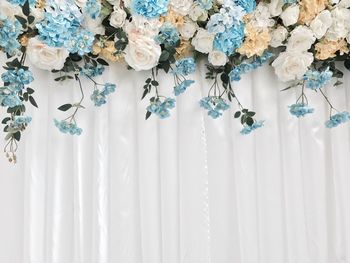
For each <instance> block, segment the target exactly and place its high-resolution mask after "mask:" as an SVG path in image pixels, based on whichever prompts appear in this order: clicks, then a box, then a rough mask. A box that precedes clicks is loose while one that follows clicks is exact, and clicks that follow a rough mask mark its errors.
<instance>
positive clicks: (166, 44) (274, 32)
mask: <svg viewBox="0 0 350 263" xmlns="http://www.w3.org/2000/svg"><path fill="white" fill-rule="evenodd" d="M349 8H350V1H349V0H340V1H339V0H260V1H258V2H256V1H255V0H7V1H1V3H0V50H1V51H2V52H4V53H5V54H6V55H7V58H8V62H7V63H6V65H5V66H4V69H5V70H6V71H5V72H4V73H3V74H2V75H1V79H2V82H3V85H2V86H0V106H2V107H5V108H6V110H7V114H8V116H6V117H5V118H4V119H3V120H2V123H3V124H4V125H5V127H4V131H5V133H6V137H5V140H6V145H5V153H6V155H7V157H8V159H9V160H10V161H12V162H16V150H17V147H18V142H19V141H20V138H21V134H22V132H23V131H24V130H25V129H26V128H27V126H28V124H29V123H30V122H31V120H32V119H31V117H30V116H27V115H26V106H27V104H28V103H29V104H31V105H33V106H35V107H38V105H37V103H36V101H35V99H34V92H35V89H33V88H31V87H29V85H30V84H31V82H32V81H33V80H34V76H33V74H32V73H31V71H30V69H29V68H28V66H26V65H27V64H26V63H27V62H28V61H29V62H30V65H34V66H36V67H38V68H40V69H42V70H49V71H51V72H53V73H55V74H57V77H56V78H55V81H59V82H62V81H65V80H67V79H73V80H76V82H77V87H79V89H80V92H81V99H80V100H79V101H78V102H71V103H66V104H63V105H61V106H60V107H59V108H58V109H59V110H61V111H67V112H68V111H71V113H70V114H68V117H67V118H66V119H64V120H57V119H55V120H54V122H53V123H54V125H55V126H56V127H57V128H58V130H59V131H61V132H62V133H66V134H71V135H80V134H81V133H82V132H83V130H82V128H81V127H79V126H78V123H77V115H78V113H79V111H80V110H81V109H83V108H84V106H83V102H84V99H85V92H86V91H85V88H86V87H83V86H82V84H81V78H86V79H88V80H90V81H91V86H92V87H93V90H92V92H91V93H90V94H89V95H90V96H89V97H90V99H91V101H92V102H93V104H94V105H95V106H97V107H99V106H102V105H103V104H105V103H106V102H107V101H108V96H110V94H111V93H113V92H115V90H116V85H115V84H113V83H98V82H96V81H95V77H97V76H99V75H102V74H103V72H104V70H105V67H107V66H109V63H111V62H120V63H125V64H127V66H128V68H129V69H133V70H136V71H143V70H145V71H149V72H150V76H149V78H147V79H146V80H145V84H144V86H143V90H144V92H143V96H142V99H146V98H147V99H148V100H149V105H148V107H147V108H146V119H148V118H149V117H151V116H152V115H155V116H157V117H159V118H162V119H163V118H167V117H169V116H170V115H171V110H172V109H173V108H174V107H175V105H176V97H177V96H181V95H182V94H183V93H185V92H186V90H187V89H190V88H191V85H192V84H193V83H194V81H193V80H191V79H190V78H189V76H190V75H191V74H192V73H194V72H195V71H196V65H197V63H196V61H197V60H198V59H199V58H201V57H205V58H206V59H207V61H208V63H207V65H206V67H207V75H206V78H207V79H208V80H209V81H211V82H212V85H211V88H210V90H209V92H208V95H207V96H206V97H204V98H202V99H201V100H200V102H199V106H200V107H202V108H203V109H204V110H205V111H207V114H208V115H209V116H210V117H212V118H213V119H216V118H219V117H220V116H221V115H223V114H224V113H225V111H227V110H228V109H229V108H230V107H231V104H233V105H232V107H235V108H236V110H235V113H234V116H233V117H234V118H237V119H239V120H240V122H241V124H242V130H241V134H249V133H251V132H252V131H254V130H256V129H258V128H260V127H262V126H263V124H264V121H262V120H257V119H255V115H256V113H255V112H254V111H252V110H250V109H247V108H246V107H244V106H243V104H242V103H241V101H240V100H239V99H238V98H237V96H236V93H235V90H234V88H233V86H232V82H235V81H240V79H241V77H242V75H243V74H245V73H247V72H250V71H252V70H254V69H256V68H258V67H261V66H262V65H264V64H267V63H270V62H271V65H272V67H273V68H274V70H275V73H276V75H277V76H278V78H279V79H280V80H281V81H283V82H286V83H287V84H288V87H287V88H286V89H290V88H295V89H298V90H299V91H300V96H299V98H298V99H297V100H296V102H295V103H294V104H292V105H289V106H288V108H286V110H288V109H289V112H290V113H291V114H292V115H294V116H296V117H298V118H300V117H304V116H306V115H308V114H311V113H313V112H314V111H315V109H313V108H312V106H311V103H310V104H309V101H308V99H307V94H308V93H309V92H316V93H319V94H320V96H321V97H322V98H323V99H325V100H326V102H327V103H328V104H329V108H330V111H329V119H328V120H326V121H325V126H326V127H328V128H333V127H336V126H338V125H340V124H342V123H345V122H347V121H349V120H350V114H349V113H348V112H347V111H339V110H337V109H336V108H335V107H334V106H333V105H332V103H331V102H330V100H329V98H328V97H327V96H326V95H325V93H324V88H325V87H327V86H337V85H341V84H342V82H341V78H342V77H343V72H342V71H341V70H339V68H338V66H339V63H336V61H342V62H343V63H344V65H345V67H346V68H347V69H349V70H350V58H349V55H348V54H349V43H350V24H349V23H348V21H349V19H350V9H349ZM160 71H164V72H165V73H168V74H171V75H173V78H174V92H173V96H172V97H164V96H162V95H161V86H162V83H159V82H158V73H159V72H160Z"/></svg>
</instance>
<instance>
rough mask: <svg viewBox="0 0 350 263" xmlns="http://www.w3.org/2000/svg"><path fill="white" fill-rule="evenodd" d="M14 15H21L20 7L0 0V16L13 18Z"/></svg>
mask: <svg viewBox="0 0 350 263" xmlns="http://www.w3.org/2000/svg"><path fill="white" fill-rule="evenodd" d="M15 15H17V16H21V15H23V13H22V10H21V8H20V7H19V6H15V5H12V4H10V3H9V2H7V1H1V0H0V16H4V17H8V18H10V19H15Z"/></svg>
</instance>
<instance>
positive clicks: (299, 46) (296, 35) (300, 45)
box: [287, 26, 316, 52]
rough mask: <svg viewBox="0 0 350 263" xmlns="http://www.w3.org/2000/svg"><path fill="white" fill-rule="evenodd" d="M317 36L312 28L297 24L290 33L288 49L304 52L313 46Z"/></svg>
mask: <svg viewBox="0 0 350 263" xmlns="http://www.w3.org/2000/svg"><path fill="white" fill-rule="evenodd" d="M315 40H316V38H315V36H314V33H313V32H312V31H311V29H310V28H308V27H306V26H297V27H296V28H294V30H293V31H292V32H291V33H290V37H289V39H288V43H287V50H288V51H297V52H304V51H307V50H308V49H310V48H311V45H312V44H313V43H314V42H315Z"/></svg>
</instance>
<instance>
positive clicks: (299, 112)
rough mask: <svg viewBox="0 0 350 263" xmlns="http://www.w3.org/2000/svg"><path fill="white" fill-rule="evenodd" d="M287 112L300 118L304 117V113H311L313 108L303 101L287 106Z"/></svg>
mask: <svg viewBox="0 0 350 263" xmlns="http://www.w3.org/2000/svg"><path fill="white" fill-rule="evenodd" d="M289 112H290V113H291V114H292V115H294V116H296V117H298V118H300V117H304V116H305V115H306V114H309V113H313V112H314V109H313V108H310V107H309V106H308V105H306V104H305V103H295V104H292V105H290V106H289Z"/></svg>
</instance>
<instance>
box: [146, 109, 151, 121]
mask: <svg viewBox="0 0 350 263" xmlns="http://www.w3.org/2000/svg"><path fill="white" fill-rule="evenodd" d="M151 115H152V112H150V111H147V113H146V120H147V119H148V118H149V117H151Z"/></svg>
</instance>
